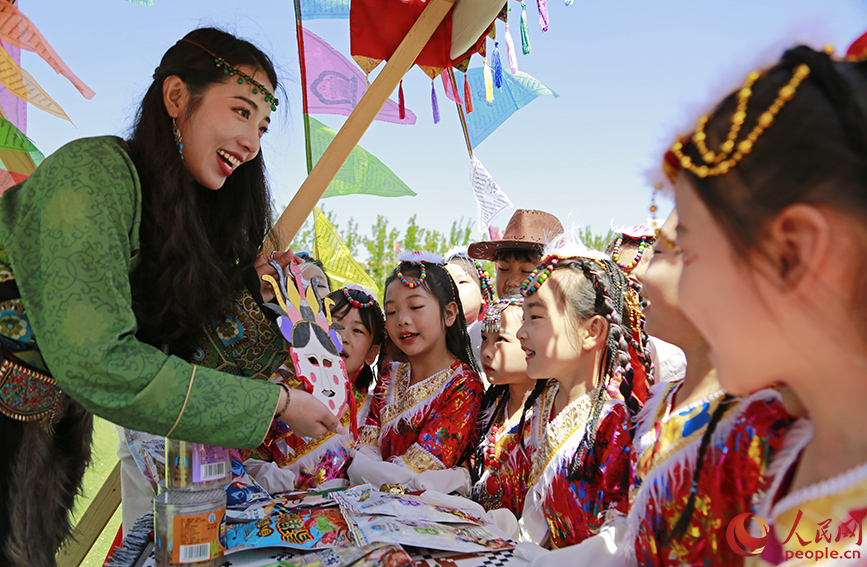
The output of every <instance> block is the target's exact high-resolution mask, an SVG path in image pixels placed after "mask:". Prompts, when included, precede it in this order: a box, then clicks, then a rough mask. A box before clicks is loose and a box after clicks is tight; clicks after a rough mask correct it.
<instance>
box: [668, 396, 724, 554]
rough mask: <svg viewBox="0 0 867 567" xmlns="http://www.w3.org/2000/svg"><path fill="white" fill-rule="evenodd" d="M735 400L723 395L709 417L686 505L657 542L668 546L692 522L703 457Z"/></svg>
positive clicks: (683, 532) (684, 531)
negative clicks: (667, 531) (666, 532)
mask: <svg viewBox="0 0 867 567" xmlns="http://www.w3.org/2000/svg"><path fill="white" fill-rule="evenodd" d="M734 400H735V398H733V397H732V396H730V395H729V394H725V395H724V396H723V398H722V399H721V400H720V403H719V405H718V406H717V407H716V409H715V410H714V412H713V414H712V415H711V417H710V421H709V422H708V424H707V429H705V431H704V435H703V436H702V438H701V445H699V448H698V456H697V457H696V460H695V470H694V471H693V473H692V485H691V486H690V488H689V499H687V501H686V505H685V506H684V507H683V512H682V513H681V515H680V518H678V520H677V523H676V524H675V525H674V527H673V528H672V529H671V532H670V533H669V534H667V535H666V534H658V535H657V541H661V542H664V545H666V546H667V545H670V544H671V542H672V541H674V540H675V539H676V538H679V537H681V536H682V535H683V534H685V533H686V530H687V528H689V523H690V522H691V521H692V514H693V512H694V511H695V499H696V494H697V493H698V480H699V478H700V477H701V469H702V465H703V464H704V456H705V454H706V453H707V449H708V447H709V446H710V441H711V438H712V437H713V433H714V431H716V426H717V425H718V424H719V422H720V420H721V419H722V417H723V415H724V414H725V410H726V409H727V408H728V407H729V406H730V405H731V403H732V402H733V401H734Z"/></svg>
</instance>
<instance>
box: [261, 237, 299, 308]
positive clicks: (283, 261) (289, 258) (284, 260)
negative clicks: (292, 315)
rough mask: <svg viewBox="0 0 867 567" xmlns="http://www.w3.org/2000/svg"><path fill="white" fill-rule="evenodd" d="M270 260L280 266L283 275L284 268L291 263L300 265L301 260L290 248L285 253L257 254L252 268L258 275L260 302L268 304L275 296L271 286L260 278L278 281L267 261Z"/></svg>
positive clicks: (272, 267) (275, 273) (274, 271)
mask: <svg viewBox="0 0 867 567" xmlns="http://www.w3.org/2000/svg"><path fill="white" fill-rule="evenodd" d="M271 259H273V260H274V261H275V262H277V263H278V264H280V266H281V267H282V268H283V270H284V273H285V270H286V266H288V265H289V264H291V263H292V262H294V263H296V264H300V263H301V258H299V257H298V256H296V255H295V253H294V252H293V251H292V249H291V248H290V249H289V250H287V251H285V252H283V251H279V250H277V251H274V252H268V253H265V254H259V257H257V258H256V262H255V264H253V266H254V267H255V268H256V273H257V274H258V275H259V285H260V286H261V287H260V290H261V292H262V301H263V302H265V303H268V302H269V301H271V300H272V299H274V297H275V295H274V288H273V287H272V286H271V284H269V283H268V282H266V281H265V280H263V279H262V277H263V276H271V277H272V278H274V279H275V280H277V281H280V278H278V277H277V270H275V269H274V266H272V265H271V264H270V263H269V260H271Z"/></svg>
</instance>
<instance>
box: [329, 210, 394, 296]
mask: <svg viewBox="0 0 867 567" xmlns="http://www.w3.org/2000/svg"><path fill="white" fill-rule="evenodd" d="M313 229H314V230H315V231H316V241H315V242H316V244H315V246H316V250H315V252H316V257H317V258H318V259H319V260H321V261H322V263H323V264H324V265H325V266H326V270H325V271H326V272H327V273H328V277H330V278H331V279H332V280H335V281H336V283H337V285H335V286H334V287H335V288H336V287H345V286H347V285H351V284H355V285H360V286H361V287H363V288H364V289H366V290H368V291H370V292H372V293H373V295H374V296H379V286H377V285H376V282H375V281H373V278H372V277H370V275H368V273H367V272H366V271H364V268H363V267H362V266H361V264H359V263H358V261H357V260H356V259H355V258H354V257H353V255H352V251H350V250H349V247H348V246H347V245H346V242H344V241H343V239H342V238H341V237H340V233H338V232H337V229H336V228H334V225H333V224H331V222H330V221H329V220H328V217H327V216H325V213H323V212H322V210H321V209H320V208H319V207H314V208H313Z"/></svg>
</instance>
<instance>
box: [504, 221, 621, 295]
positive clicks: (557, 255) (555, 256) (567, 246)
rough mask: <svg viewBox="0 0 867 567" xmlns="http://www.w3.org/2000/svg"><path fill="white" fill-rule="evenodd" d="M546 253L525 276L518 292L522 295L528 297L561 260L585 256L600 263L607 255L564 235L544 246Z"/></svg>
mask: <svg viewBox="0 0 867 567" xmlns="http://www.w3.org/2000/svg"><path fill="white" fill-rule="evenodd" d="M545 252H547V255H546V256H545V258H543V259H542V261H541V262H540V263H539V265H538V266H536V269H535V270H533V272H532V273H531V274H530V275H529V276H527V279H525V280H524V282H523V283H522V284H521V287H520V290H519V293H520V294H521V295H522V296H524V297H530V296H531V295H533V294H534V293H536V291H537V290H538V289H539V288H540V287H541V286H542V284H543V283H545V281H546V280H547V279H548V278H549V277H550V276H551V272H553V271H554V268H556V267H557V264H559V263H560V261H561V260H566V259H569V258H587V259H588V260H592V261H594V262H597V263H600V265H601V260H607V259H608V255H606V254H604V253H602V252H599V251H598V250H591V249H590V248H588V247H587V246H586V245H585V244H583V243H582V242H579V241H576V240H570V239H567V237H566V236H565V235H563V236H560V237H558V238H556V239H555V240H554V241H553V242H552V243H551V244H549V245H548V246H546V247H545Z"/></svg>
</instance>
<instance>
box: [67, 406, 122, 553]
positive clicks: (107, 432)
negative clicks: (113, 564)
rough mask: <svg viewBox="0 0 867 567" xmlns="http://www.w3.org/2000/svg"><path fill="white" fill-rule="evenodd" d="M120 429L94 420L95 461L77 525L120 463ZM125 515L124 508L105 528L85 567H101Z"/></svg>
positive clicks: (80, 501) (75, 519)
mask: <svg viewBox="0 0 867 567" xmlns="http://www.w3.org/2000/svg"><path fill="white" fill-rule="evenodd" d="M117 440H118V437H117V428H116V427H115V426H114V425H113V424H112V423H110V422H108V421H105V420H104V419H100V418H98V417H97V418H94V420H93V459H92V460H91V463H90V467H89V468H88V469H87V472H86V473H85V474H84V494H83V495H82V496H80V497H79V498H78V500H76V502H75V509H74V510H73V519H72V521H73V524H74V523H76V522H78V518H79V517H81V515H82V514H83V513H84V511H85V510H87V507H88V506H89V505H90V501H91V500H92V499H93V497H94V496H96V493H97V492H99V489H100V488H101V487H102V483H103V481H104V480H105V477H107V476H108V474H109V473H110V472H111V470H112V469H113V468H114V465H115V463H117ZM120 522H121V514H120V507H118V509H117V512H115V514H114V516H112V518H111V521H110V522H109V523H108V525H107V526H106V527H105V529H104V530H103V532H102V535H101V536H100V537H99V539H98V540H97V541H96V543H95V544H94V545H93V547H92V548H91V550H90V553H88V554H87V557H86V558H85V560H84V563H82V565H85V566H87V567H100V566H101V565H102V562H103V560H104V559H105V556H106V554H107V553H108V550H109V548H110V547H111V544H112V542H113V541H114V536H115V535H116V534H117V530H118V528H119V527H120Z"/></svg>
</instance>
